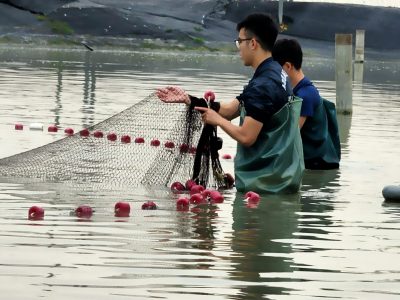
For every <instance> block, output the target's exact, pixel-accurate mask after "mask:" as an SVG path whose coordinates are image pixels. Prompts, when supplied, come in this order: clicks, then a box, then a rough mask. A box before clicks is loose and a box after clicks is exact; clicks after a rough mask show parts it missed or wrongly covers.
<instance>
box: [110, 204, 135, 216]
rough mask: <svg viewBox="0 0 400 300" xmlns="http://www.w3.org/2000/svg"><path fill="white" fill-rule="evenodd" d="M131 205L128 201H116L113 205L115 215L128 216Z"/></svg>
mask: <svg viewBox="0 0 400 300" xmlns="http://www.w3.org/2000/svg"><path fill="white" fill-rule="evenodd" d="M130 212H131V206H130V205H129V203H128V202H117V203H115V206H114V213H115V216H116V217H129V213H130Z"/></svg>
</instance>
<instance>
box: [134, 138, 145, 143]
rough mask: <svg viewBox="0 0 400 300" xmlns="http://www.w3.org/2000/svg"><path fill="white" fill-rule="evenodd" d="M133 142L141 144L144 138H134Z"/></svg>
mask: <svg viewBox="0 0 400 300" xmlns="http://www.w3.org/2000/svg"><path fill="white" fill-rule="evenodd" d="M135 143H136V144H143V143H144V138H142V137H137V138H135Z"/></svg>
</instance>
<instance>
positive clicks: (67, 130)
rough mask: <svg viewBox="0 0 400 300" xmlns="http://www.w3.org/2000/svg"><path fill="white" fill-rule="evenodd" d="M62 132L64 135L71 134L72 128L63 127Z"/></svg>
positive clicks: (72, 132)
mask: <svg viewBox="0 0 400 300" xmlns="http://www.w3.org/2000/svg"><path fill="white" fill-rule="evenodd" d="M64 133H65V134H66V135H73V134H74V130H73V129H72V128H65V129H64Z"/></svg>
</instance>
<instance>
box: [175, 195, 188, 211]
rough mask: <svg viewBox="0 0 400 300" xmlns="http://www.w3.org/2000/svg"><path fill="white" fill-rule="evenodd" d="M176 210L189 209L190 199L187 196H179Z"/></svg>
mask: <svg viewBox="0 0 400 300" xmlns="http://www.w3.org/2000/svg"><path fill="white" fill-rule="evenodd" d="M176 210H178V211H188V210H189V199H188V198H186V197H182V198H179V199H178V200H177V201H176Z"/></svg>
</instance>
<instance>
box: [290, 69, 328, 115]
mask: <svg viewBox="0 0 400 300" xmlns="http://www.w3.org/2000/svg"><path fill="white" fill-rule="evenodd" d="M293 93H294V94H295V95H296V96H298V97H300V98H301V99H303V103H302V105H301V112H300V116H302V117H312V116H313V115H314V111H315V109H316V108H317V107H318V105H319V104H320V103H321V97H320V95H319V92H318V90H317V88H316V87H315V86H314V85H313V84H312V82H311V81H310V80H309V79H308V78H307V77H304V78H303V79H302V80H300V82H299V83H298V84H297V85H296V86H295V87H294V89H293Z"/></svg>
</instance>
